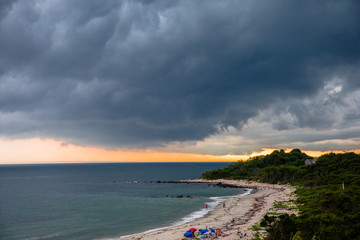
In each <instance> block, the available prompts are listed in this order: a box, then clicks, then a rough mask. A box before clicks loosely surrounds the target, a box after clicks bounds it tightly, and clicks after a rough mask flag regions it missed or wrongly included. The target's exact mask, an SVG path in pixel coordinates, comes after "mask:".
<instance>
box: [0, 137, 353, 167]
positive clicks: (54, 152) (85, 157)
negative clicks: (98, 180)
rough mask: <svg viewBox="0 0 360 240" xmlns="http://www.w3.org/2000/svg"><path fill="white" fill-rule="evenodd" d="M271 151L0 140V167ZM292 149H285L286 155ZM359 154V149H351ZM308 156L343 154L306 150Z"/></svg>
mask: <svg viewBox="0 0 360 240" xmlns="http://www.w3.org/2000/svg"><path fill="white" fill-rule="evenodd" d="M274 150H278V149H272V148H263V149H262V150H261V151H259V152H253V153H251V154H243V155H232V154H228V155H223V156H217V155H206V154H196V153H177V152H158V151H154V150H106V149H102V148H96V147H81V146H76V145H71V144H68V145H65V144H62V142H60V141H57V140H54V139H39V138H33V139H22V140H4V139H0V164H38V163H91V162H237V161H244V160H247V159H249V158H251V157H255V156H260V155H266V154H270V153H271V152H273V151H274ZM289 151H291V149H286V152H289ZM352 151H353V152H356V153H360V150H359V149H357V150H352ZM302 152H304V153H306V154H308V155H309V156H313V157H318V156H320V155H322V154H325V153H329V152H335V153H343V151H306V150H304V151H303V150H302Z"/></svg>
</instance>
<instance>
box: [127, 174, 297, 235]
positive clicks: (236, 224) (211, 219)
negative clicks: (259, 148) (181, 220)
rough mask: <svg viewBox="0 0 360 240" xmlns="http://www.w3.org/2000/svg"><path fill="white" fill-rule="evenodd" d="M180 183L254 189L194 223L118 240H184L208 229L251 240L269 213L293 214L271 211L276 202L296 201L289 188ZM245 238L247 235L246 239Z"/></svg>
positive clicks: (284, 210) (285, 210) (288, 210)
mask: <svg viewBox="0 0 360 240" xmlns="http://www.w3.org/2000/svg"><path fill="white" fill-rule="evenodd" d="M179 182H183V183H189V184H190V183H208V184H214V185H220V186H221V185H222V186H229V187H241V188H251V189H253V190H252V192H251V194H248V195H245V196H234V197H230V198H228V199H227V200H226V201H225V202H224V204H220V205H218V206H217V207H216V208H215V209H214V210H213V211H212V212H210V214H208V215H206V216H204V217H202V218H199V219H196V220H195V221H192V222H189V223H185V224H182V225H178V226H172V227H168V228H162V229H159V230H154V231H149V232H146V233H140V234H135V235H131V236H128V237H122V238H121V240H160V239H172V240H182V239H187V238H186V237H184V233H185V232H186V231H187V230H188V229H190V228H197V229H204V228H206V227H211V228H214V229H221V232H222V236H221V239H239V235H237V234H238V230H239V229H240V230H241V232H242V235H243V236H242V238H241V239H251V238H252V236H253V235H254V234H255V230H254V228H253V227H252V226H254V225H255V224H257V223H259V222H260V221H261V219H262V218H263V216H264V215H265V214H266V213H268V212H272V213H274V212H275V213H276V212H278V213H279V212H281V213H289V214H291V213H296V212H295V211H294V210H293V209H292V208H281V209H278V208H274V204H275V203H277V202H288V203H290V204H291V202H292V200H294V199H295V198H296V195H295V194H294V191H295V189H294V188H293V187H291V186H289V185H279V184H268V183H259V182H252V181H242V180H225V179H218V180H203V179H195V180H182V181H179ZM245 234H246V235H245Z"/></svg>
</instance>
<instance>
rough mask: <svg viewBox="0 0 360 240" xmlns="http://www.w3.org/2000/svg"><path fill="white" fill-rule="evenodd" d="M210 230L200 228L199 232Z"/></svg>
mask: <svg viewBox="0 0 360 240" xmlns="http://www.w3.org/2000/svg"><path fill="white" fill-rule="evenodd" d="M208 231H209V230H207V229H199V232H200V233H207V232H208Z"/></svg>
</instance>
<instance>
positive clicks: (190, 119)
mask: <svg viewBox="0 0 360 240" xmlns="http://www.w3.org/2000/svg"><path fill="white" fill-rule="evenodd" d="M359 23H360V3H359V1H316V2H314V1H301V2H289V1H285V0H283V1H271V2H266V1H265V2H264V1H253V0H252V1H230V0H229V1H216V0H213V1H196V0H193V1H189V0H182V1H167V0H153V1H145V0H142V1H118V0H116V1H115V0H104V1H92V0H83V1H71V0H62V1H40V0H28V1H2V2H1V3H0V135H1V136H3V137H5V138H10V139H15V138H27V137H50V138H56V139H61V140H63V141H64V142H69V143H74V144H80V145H92V146H102V147H108V148H121V147H130V148H142V147H152V146H164V145H168V144H169V143H170V144H171V143H174V142H186V141H189V142H191V141H195V142H196V141H201V140H203V139H206V138H209V136H217V135H221V134H226V131H227V130H226V129H229V128H237V129H238V130H237V131H238V134H239V135H240V136H241V135H242V134H244V136H245V134H247V133H246V131H245V130H243V131H241V129H242V127H244V126H247V124H248V123H249V121H250V120H253V119H257V120H256V121H257V122H258V124H259V125H261V124H267V125H269V126H271V128H269V129H271V131H272V132H273V133H278V134H280V135H281V134H284V135H285V136H287V134H286V133H291V132H294V131H304V129H308V131H309V132H308V133H309V138H311V132H314V131H322V132H324V135H325V136H327V135H331V134H333V133H334V134H337V133H339V132H337V131H341V132H342V131H347V129H350V128H354V127H355V128H356V129H358V128H359V127H360V125H359V121H358V119H359V117H360V112H359V109H360V96H359V91H360V80H359V79H360V78H359V77H360V71H359V69H360V60H359V56H360V45H359V42H360V32H359ZM349 96H351V97H349ZM224 131H225V132H224ZM254 134H255V131H254ZM250 135H251V134H250ZM250 135H249V136H247V139H248V141H252V138H251V137H250ZM288 137H290V136H288ZM270 138H271V137H270ZM326 139H327V138H326V137H324V140H326ZM344 139H347V137H346V136H344ZM300 140H301V139H300ZM269 141H275V142H273V143H272V144H277V143H279V144H280V143H281V141H280V140H277V138H273V139H270V140H269ZM276 141H279V142H276ZM301 141H302V142H304V144H306V142H307V140H306V138H305V139H303V140H301ZM259 144H263V145H266V144H267V143H266V142H264V143H261V142H259Z"/></svg>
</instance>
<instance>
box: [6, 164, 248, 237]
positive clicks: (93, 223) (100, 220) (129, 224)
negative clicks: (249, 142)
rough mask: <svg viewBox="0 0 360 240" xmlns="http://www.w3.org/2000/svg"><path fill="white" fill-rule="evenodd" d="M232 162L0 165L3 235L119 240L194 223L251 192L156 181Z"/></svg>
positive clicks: (192, 175) (193, 175) (194, 174)
mask: <svg viewBox="0 0 360 240" xmlns="http://www.w3.org/2000/svg"><path fill="white" fill-rule="evenodd" d="M228 164H229V163H116V164H112V163H111V164H55V165H10V166H9V165H7V166H5V165H4V166H0V239H7V240H12V239H29V240H30V239H115V238H119V237H120V236H124V235H130V234H134V233H139V232H144V231H148V230H151V229H156V228H161V227H166V226H170V225H176V224H180V223H182V222H186V221H191V220H193V219H195V218H198V217H201V216H203V215H204V214H206V213H207V212H208V211H209V210H211V209H213V208H214V207H215V206H216V205H217V204H219V203H220V202H221V201H223V200H224V197H226V196H233V195H239V194H242V193H244V191H246V190H244V189H237V188H218V187H213V186H209V185H208V184H185V183H177V184H170V183H156V182H157V181H169V180H180V179H190V178H191V179H193V178H198V177H200V176H201V173H203V172H204V171H207V170H213V169H218V168H223V167H225V166H227V165H228ZM177 195H183V196H190V197H184V198H174V197H171V196H177ZM206 204H208V209H206V208H205V205H206Z"/></svg>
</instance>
